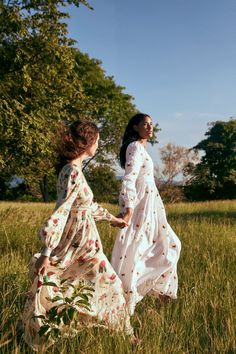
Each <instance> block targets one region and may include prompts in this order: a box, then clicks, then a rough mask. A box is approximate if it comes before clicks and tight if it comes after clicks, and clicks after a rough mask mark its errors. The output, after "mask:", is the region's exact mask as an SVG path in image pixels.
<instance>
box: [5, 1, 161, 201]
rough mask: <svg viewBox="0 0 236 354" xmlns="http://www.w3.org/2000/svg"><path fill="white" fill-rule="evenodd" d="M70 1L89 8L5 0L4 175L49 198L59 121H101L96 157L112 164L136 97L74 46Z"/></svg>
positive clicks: (66, 2)
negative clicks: (65, 8)
mask: <svg viewBox="0 0 236 354" xmlns="http://www.w3.org/2000/svg"><path fill="white" fill-rule="evenodd" d="M67 4H74V5H76V6H79V5H80V4H84V5H86V6H89V5H88V3H87V2H86V1H84V0H68V1H64V0H61V1H58V0H55V1H54V0H47V1H43V0H40V1H39V0H19V1H16V0H10V1H8V2H6V1H2V2H1V4H0V135H1V140H0V151H1V152H0V170H1V172H0V175H1V176H0V177H1V178H0V181H5V180H6V179H7V178H9V177H10V176H12V175H18V176H19V177H22V178H23V179H24V180H25V182H26V187H27V190H30V192H31V193H32V194H33V195H34V196H35V197H38V198H39V197H40V195H42V196H43V199H44V200H45V201H47V200H49V195H50V193H51V191H50V189H49V188H48V184H52V183H51V181H53V180H54V179H55V171H54V162H55V156H54V142H55V133H56V129H57V127H58V124H59V122H61V121H74V120H77V119H79V118H80V119H89V120H93V121H94V122H95V123H97V124H98V126H99V127H100V131H101V141H100V148H99V151H98V153H97V155H96V156H95V158H94V160H96V161H97V162H100V163H102V164H104V163H105V164H107V165H110V166H113V165H114V159H115V158H116V156H117V153H118V151H119V143H120V140H121V136H122V134H123V131H124V128H125V126H126V124H127V121H128V119H129V118H130V117H131V116H132V115H133V114H134V113H136V108H135V106H134V104H133V102H132V101H133V98H132V97H131V96H130V95H128V94H126V93H124V92H123V90H124V88H123V87H121V86H119V85H117V84H116V83H115V81H114V78H113V77H109V76H106V75H105V72H104V70H103V69H102V68H101V62H100V61H99V60H96V59H91V58H90V57H89V56H88V55H86V54H82V53H81V52H80V51H79V50H78V49H75V48H74V47H73V45H74V44H75V42H74V41H73V40H71V39H70V38H68V32H67V25H66V23H65V18H66V17H68V14H67V13H66V12H63V11H62V6H66V5H67ZM156 131H157V127H156ZM154 140H155V137H154ZM154 140H153V141H154ZM85 167H87V166H85ZM49 182H50V183H49ZM3 184H4V182H3ZM3 184H2V182H1V185H2V186H0V188H1V189H2V190H4V188H5V186H3Z"/></svg>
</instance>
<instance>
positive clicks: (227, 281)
mask: <svg viewBox="0 0 236 354" xmlns="http://www.w3.org/2000/svg"><path fill="white" fill-rule="evenodd" d="M106 207H107V208H108V209H109V210H110V211H112V212H114V213H116V212H117V208H116V207H114V206H112V205H106ZM52 209H53V205H52V204H34V203H29V204H17V203H7V202H2V203H0V237H1V243H0V247H1V260H0V278H1V284H0V291H1V323H0V326H1V328H0V331H1V337H0V353H31V350H30V349H29V348H28V347H27V346H26V345H25V344H24V342H23V340H22V337H21V334H19V333H18V332H17V330H16V323H17V319H18V318H19V316H20V313H21V312H22V308H23V305H24V301H25V292H26V291H27V289H28V288H29V280H28V274H27V263H28V261H29V259H30V257H31V255H32V254H33V253H35V252H36V251H37V250H38V249H39V241H38V239H37V230H38V228H39V226H40V224H41V223H42V221H43V220H44V219H45V218H46V217H47V216H48V215H49V214H50V212H51V211H52ZM167 213H168V220H169V223H170V224H171V226H172V227H173V229H174V230H175V232H176V233H177V234H178V235H179V237H180V239H181V242H182V253H181V259H180V261H179V267H178V274H179V297H178V299H177V300H174V301H173V302H171V303H168V304H167V305H160V303H159V302H158V301H157V300H155V299H153V298H148V297H146V298H145V299H144V300H143V301H142V302H141V303H139V305H138V306H137V310H136V313H135V315H134V317H133V318H132V324H133V326H134V328H135V333H136V334H137V335H138V336H139V337H140V339H141V342H140V343H139V344H138V345H135V346H134V345H132V344H131V343H130V342H129V341H128V340H127V338H126V337H123V336H122V335H117V334H116V335H115V334H114V335H110V334H109V333H108V332H107V331H105V330H102V329H84V330H83V331H82V332H81V333H80V335H79V336H78V338H76V339H74V340H63V341H61V342H58V343H57V345H54V347H51V348H50V349H49V351H48V352H49V353H51V354H54V353H58V354H59V353H67V354H73V353H81V354H82V353H83V354H85V353H86V354H98V353H106V354H109V353H112V354H125V353H142V354H143V353H144V354H146V353H147V354H152V353H154V354H158V353H160V354H169V353H174V354H180V353H185V354H187V353H191V354H192V353H197V354H198V353H209V354H218V353H219V354H223V353H227V354H231V353H232V354H233V353H236V336H235V333H236V305H235V303H236V301H235V297H236V275H235V274H236V251H235V249H236V238H235V236H236V201H221V202H206V203H191V204H176V205H173V206H170V207H167ZM98 227H99V231H100V234H101V237H102V241H103V245H104V249H105V253H106V254H107V255H108V257H110V254H111V249H112V245H113V242H114V239H115V234H116V230H115V229H113V228H112V227H111V226H109V225H107V224H106V223H100V224H98Z"/></svg>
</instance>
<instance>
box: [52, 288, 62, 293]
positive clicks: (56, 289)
mask: <svg viewBox="0 0 236 354" xmlns="http://www.w3.org/2000/svg"><path fill="white" fill-rule="evenodd" d="M52 290H53V291H55V293H56V292H58V291H59V290H60V289H59V288H58V286H54V287H53V288H52Z"/></svg>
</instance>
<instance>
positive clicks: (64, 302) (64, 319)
mask: <svg viewBox="0 0 236 354" xmlns="http://www.w3.org/2000/svg"><path fill="white" fill-rule="evenodd" d="M42 286H52V287H56V288H57V290H58V294H59V295H56V296H54V297H53V298H51V299H50V301H51V302H52V303H56V304H55V305H54V306H52V307H51V309H50V310H49V311H48V312H47V313H46V314H45V315H39V316H34V318H41V319H42V322H43V325H42V326H41V327H40V329H39V331H38V334H39V336H40V337H42V336H46V338H49V337H50V338H52V339H53V338H61V337H63V336H69V335H73V333H75V331H76V329H77V328H78V321H79V313H80V311H79V309H86V310H88V311H90V310H91V305H90V302H89V298H91V297H92V296H93V292H94V289H93V288H91V287H89V286H87V284H85V283H84V282H82V281H81V282H80V283H79V284H78V285H76V286H75V285H73V284H72V283H70V280H69V279H63V280H62V281H61V282H60V285H59V286H58V285H57V284H56V283H54V282H51V281H48V277H47V276H46V277H44V282H43V284H42ZM69 287H71V288H72V289H73V292H72V294H71V295H70V297H68V296H67V295H66V294H67V292H68V288H69Z"/></svg>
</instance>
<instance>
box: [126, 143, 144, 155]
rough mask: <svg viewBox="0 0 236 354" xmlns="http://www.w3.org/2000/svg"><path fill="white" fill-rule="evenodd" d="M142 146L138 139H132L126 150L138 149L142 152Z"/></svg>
mask: <svg viewBox="0 0 236 354" xmlns="http://www.w3.org/2000/svg"><path fill="white" fill-rule="evenodd" d="M143 149H145V148H144V146H143V144H141V143H140V142H139V141H138V140H135V141H132V143H129V145H128V146H127V151H140V152H143Z"/></svg>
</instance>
